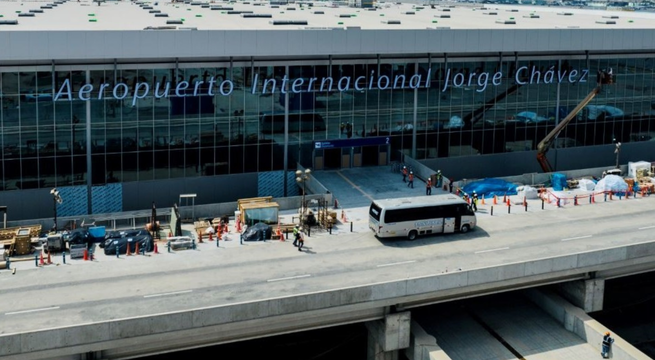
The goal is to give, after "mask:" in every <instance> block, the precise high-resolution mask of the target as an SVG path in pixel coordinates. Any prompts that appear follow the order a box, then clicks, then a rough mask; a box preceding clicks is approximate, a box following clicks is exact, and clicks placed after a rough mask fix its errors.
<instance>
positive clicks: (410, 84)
mask: <svg viewBox="0 0 655 360" xmlns="http://www.w3.org/2000/svg"><path fill="white" fill-rule="evenodd" d="M431 74H432V69H431V68H430V69H428V70H427V72H426V73H425V74H414V75H412V76H406V75H394V76H388V75H376V74H375V71H371V74H370V76H359V77H353V76H342V77H332V76H327V77H322V78H318V77H311V78H296V79H289V78H288V77H287V75H284V76H283V77H281V78H266V79H261V81H260V78H259V74H255V75H254V78H253V81H252V84H253V85H252V87H251V93H252V94H262V95H263V94H274V93H275V92H276V91H280V92H281V93H283V94H286V93H295V94H298V93H307V92H325V91H327V92H333V91H339V92H345V91H350V90H355V91H366V90H389V89H393V90H402V89H419V88H430V87H431V83H432V79H431ZM588 75H589V70H588V69H580V70H576V69H571V70H559V69H558V70H555V68H554V67H551V68H550V69H548V70H545V71H541V70H537V69H536V67H532V68H529V67H528V66H522V67H519V68H518V69H517V70H516V72H515V73H514V74H512V76H511V78H513V80H514V81H515V82H516V83H517V84H521V85H526V84H554V83H571V84H573V83H586V82H587V79H588ZM502 80H503V72H502V71H496V72H485V71H482V72H471V73H469V74H464V73H463V72H457V73H452V72H451V69H445V71H442V76H441V81H440V84H439V88H440V89H439V90H440V91H442V92H443V91H446V90H448V89H449V88H450V87H454V88H461V87H475V90H476V91H477V92H483V91H485V90H486V89H487V88H488V87H489V86H499V85H501V84H502ZM234 89H235V84H234V82H233V81H232V80H222V79H221V78H219V79H217V78H216V77H214V76H212V77H210V78H209V79H208V80H207V81H201V80H197V81H195V82H194V83H193V85H192V84H191V82H189V81H180V82H176V83H174V84H173V83H172V82H171V81H158V82H155V83H154V84H152V85H151V84H150V83H148V82H137V81H135V82H133V83H132V85H131V86H130V85H128V84H127V83H125V82H118V83H116V84H114V85H112V84H109V83H102V84H100V85H99V86H97V87H96V86H95V85H94V84H84V85H82V86H81V87H80V88H79V90H77V91H75V92H74V91H72V89H71V82H70V79H66V80H65V81H64V82H63V83H62V85H61V86H60V87H59V90H58V91H57V94H56V95H55V98H54V100H55V101H62V100H63V101H72V100H73V99H76V100H77V99H79V100H82V101H89V100H103V99H104V98H106V97H110V98H113V99H116V100H123V99H125V98H128V97H131V98H132V105H135V104H136V102H137V100H139V99H143V98H146V97H148V96H154V97H155V98H157V99H160V98H167V97H172V96H177V97H185V96H216V95H221V96H230V95H231V94H232V92H233V91H234ZM109 91H110V93H109V95H110V96H106V95H107V94H106V92H109ZM73 93H76V94H75V95H76V96H75V97H74V96H73Z"/></svg>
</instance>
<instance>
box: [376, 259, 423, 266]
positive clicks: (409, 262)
mask: <svg viewBox="0 0 655 360" xmlns="http://www.w3.org/2000/svg"><path fill="white" fill-rule="evenodd" d="M415 262H416V260H409V261H401V262H396V263H389V264H381V265H378V266H377V267H385V266H396V265H405V264H411V263H415Z"/></svg>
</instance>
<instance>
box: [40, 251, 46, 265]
mask: <svg viewBox="0 0 655 360" xmlns="http://www.w3.org/2000/svg"><path fill="white" fill-rule="evenodd" d="M43 265H45V262H43V251H41V260H39V266H43Z"/></svg>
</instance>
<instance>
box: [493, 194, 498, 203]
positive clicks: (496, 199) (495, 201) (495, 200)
mask: <svg viewBox="0 0 655 360" xmlns="http://www.w3.org/2000/svg"><path fill="white" fill-rule="evenodd" d="M494 205H498V196H496V195H494Z"/></svg>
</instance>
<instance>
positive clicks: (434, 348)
mask: <svg viewBox="0 0 655 360" xmlns="http://www.w3.org/2000/svg"><path fill="white" fill-rule="evenodd" d="M405 357H407V359H409V360H451V359H450V356H448V354H446V352H444V351H443V350H442V349H441V348H440V347H439V345H437V339H436V338H435V337H434V336H432V335H430V334H428V333H427V332H426V331H425V330H424V329H423V327H421V325H419V323H417V322H416V321H414V320H412V325H411V335H410V339H409V347H408V348H407V349H405Z"/></svg>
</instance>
